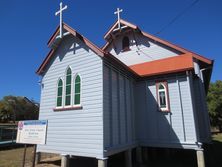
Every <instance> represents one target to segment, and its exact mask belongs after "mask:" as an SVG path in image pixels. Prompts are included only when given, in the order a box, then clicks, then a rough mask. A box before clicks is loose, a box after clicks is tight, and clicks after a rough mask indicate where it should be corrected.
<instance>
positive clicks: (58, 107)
mask: <svg viewBox="0 0 222 167" xmlns="http://www.w3.org/2000/svg"><path fill="white" fill-rule="evenodd" d="M60 79H61V80H62V105H61V106H57V98H58V84H59V80H60ZM63 96H64V80H63V78H62V77H59V79H58V80H57V83H56V99H55V106H56V107H55V108H56V109H60V108H63V106H64V99H63Z"/></svg>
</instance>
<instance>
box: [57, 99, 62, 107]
mask: <svg viewBox="0 0 222 167" xmlns="http://www.w3.org/2000/svg"><path fill="white" fill-rule="evenodd" d="M60 106H62V97H58V98H57V107H60Z"/></svg>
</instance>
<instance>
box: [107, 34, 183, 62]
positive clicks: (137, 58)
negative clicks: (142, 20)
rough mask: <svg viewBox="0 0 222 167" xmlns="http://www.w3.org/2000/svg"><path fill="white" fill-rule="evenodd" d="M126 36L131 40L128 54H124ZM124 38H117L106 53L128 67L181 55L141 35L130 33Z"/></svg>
mask: <svg viewBox="0 0 222 167" xmlns="http://www.w3.org/2000/svg"><path fill="white" fill-rule="evenodd" d="M124 36H128V38H129V40H130V51H127V52H122V38H123V37H124ZM124 36H123V35H122V36H119V37H118V38H116V39H115V40H114V42H113V43H112V44H111V45H110V46H109V47H108V48H107V49H106V51H109V52H110V53H111V54H113V55H114V56H116V57H117V58H118V59H119V60H121V61H122V62H123V63H125V64H126V65H133V64H139V63H144V62H149V61H154V60H159V59H163V58H168V57H172V56H177V55H178V54H180V53H179V52H176V51H175V50H173V49H169V48H167V47H166V46H160V45H159V44H157V43H154V42H152V41H151V40H149V39H148V38H147V37H145V36H143V35H142V34H140V33H135V34H133V33H128V34H127V35H124Z"/></svg>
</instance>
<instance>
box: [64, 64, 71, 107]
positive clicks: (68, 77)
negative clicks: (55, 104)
mask: <svg viewBox="0 0 222 167" xmlns="http://www.w3.org/2000/svg"><path fill="white" fill-rule="evenodd" d="M71 81H72V70H71V68H70V67H69V68H68V69H67V70H66V95H65V105H66V106H70V105H71V87H72V86H71V84H72V83H71Z"/></svg>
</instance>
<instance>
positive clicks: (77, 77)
mask: <svg viewBox="0 0 222 167" xmlns="http://www.w3.org/2000/svg"><path fill="white" fill-rule="evenodd" d="M80 81H81V79H80V76H79V75H77V76H76V79H75V83H78V82H80Z"/></svg>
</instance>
